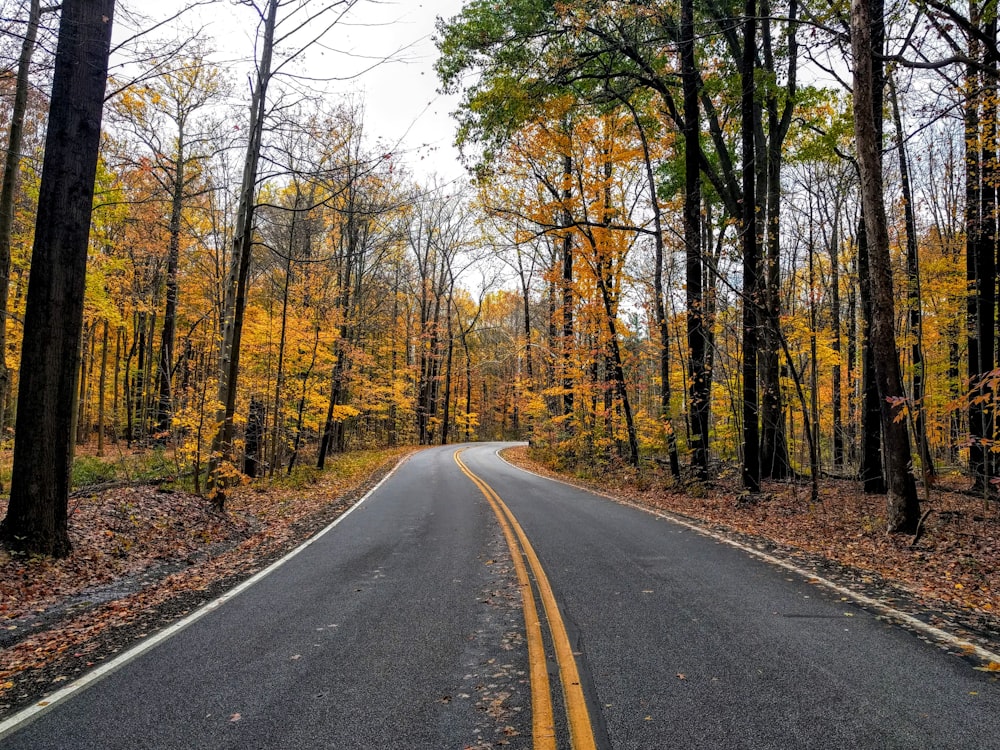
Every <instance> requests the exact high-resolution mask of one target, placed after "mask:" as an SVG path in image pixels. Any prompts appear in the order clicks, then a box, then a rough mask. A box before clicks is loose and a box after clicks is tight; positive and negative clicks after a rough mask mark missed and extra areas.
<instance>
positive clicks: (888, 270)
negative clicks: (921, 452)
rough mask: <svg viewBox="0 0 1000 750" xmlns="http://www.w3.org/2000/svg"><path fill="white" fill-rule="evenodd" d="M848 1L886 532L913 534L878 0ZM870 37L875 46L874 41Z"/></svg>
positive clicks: (916, 511)
mask: <svg viewBox="0 0 1000 750" xmlns="http://www.w3.org/2000/svg"><path fill="white" fill-rule="evenodd" d="M869 1H870V0H852V3H851V46H852V50H853V52H854V134H855V143H856V147H857V153H858V171H859V172H860V175H861V196H862V202H863V205H864V218H865V229H866V231H867V234H868V261H869V271H870V277H871V279H870V281H871V297H872V329H871V338H870V343H871V349H872V351H873V353H874V355H875V374H876V376H877V377H878V386H879V388H878V390H879V397H880V405H881V412H882V435H883V446H884V449H885V457H886V475H887V477H886V478H887V479H888V489H889V497H888V505H887V512H888V528H889V531H890V532H909V533H912V532H914V531H915V530H916V527H917V522H918V521H919V520H920V503H919V500H918V499H917V490H916V484H915V482H914V480H913V474H912V473H911V472H910V466H911V461H912V457H911V455H910V438H909V434H908V432H907V427H906V420H905V419H898V418H897V417H898V416H899V409H900V408H901V407H902V406H903V405H904V403H905V399H906V394H905V393H904V391H903V384H902V378H901V375H900V371H899V353H898V352H897V351H896V332H895V321H894V311H895V297H894V295H893V289H892V267H891V264H890V258H889V232H888V227H887V224H886V217H885V205H884V202H883V201H884V197H883V189H882V160H881V138H880V131H881V128H880V127H878V126H877V125H876V123H877V122H879V123H880V122H881V119H882V96H881V94H882V82H883V79H882V75H881V54H882V43H881V35H880V34H877V30H876V35H877V36H876V35H873V29H872V25H873V22H874V23H875V24H877V26H878V27H879V28H880V27H881V24H882V23H883V20H882V7H881V0H874V2H873V7H869V4H868V3H869ZM873 36H875V38H876V39H877V41H875V40H873Z"/></svg>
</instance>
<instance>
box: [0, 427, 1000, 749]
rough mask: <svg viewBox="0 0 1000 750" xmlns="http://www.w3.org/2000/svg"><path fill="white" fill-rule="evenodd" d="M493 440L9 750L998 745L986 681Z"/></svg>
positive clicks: (388, 500)
mask: <svg viewBox="0 0 1000 750" xmlns="http://www.w3.org/2000/svg"><path fill="white" fill-rule="evenodd" d="M498 447H500V445H499V444H475V445H470V446H460V447H458V448H456V447H445V448H434V449H429V450H425V451H422V452H419V453H417V454H415V455H413V456H412V457H411V458H410V459H409V460H407V461H406V462H405V463H403V464H402V465H401V466H400V467H399V468H398V469H397V470H396V471H395V472H394V473H393V474H391V475H390V476H389V477H388V478H387V479H386V480H385V481H384V482H383V483H382V484H381V485H380V486H379V487H378V488H377V489H376V490H375V491H374V492H373V493H371V494H370V496H369V497H367V498H366V499H365V500H364V501H363V502H362V503H361V504H360V505H358V506H356V507H355V509H354V510H353V511H352V512H351V513H350V514H348V515H347V516H344V517H342V518H341V519H340V521H339V522H338V523H337V525H336V526H334V527H333V528H331V529H329V530H328V531H327V532H326V533H325V534H323V535H322V536H321V537H320V538H318V539H316V540H315V541H314V542H313V543H311V544H310V545H309V546H308V547H306V548H304V549H302V550H301V551H300V552H299V553H298V554H296V555H295V556H294V557H293V558H292V559H290V560H288V561H287V562H286V563H284V564H283V565H280V566H279V567H277V568H276V569H274V570H273V571H272V572H270V573H269V574H268V575H266V576H264V577H263V578H262V579H261V580H259V581H257V582H256V583H254V584H253V585H252V586H249V587H248V588H246V589H245V590H244V591H242V592H240V593H239V594H238V595H236V596H234V597H232V598H231V599H229V600H228V601H226V602H225V603H224V604H222V605H220V606H216V607H212V608H210V611H209V612H208V614H206V615H204V616H203V617H200V619H197V620H196V621H194V622H192V623H191V624H189V625H188V626H186V627H185V628H183V629H182V630H180V631H179V632H178V633H177V634H176V635H173V636H172V637H170V638H168V639H165V640H163V641H162V642H160V643H158V644H157V645H156V646H155V647H153V648H149V649H147V650H146V651H145V652H144V653H142V654H141V655H139V656H137V657H136V658H134V659H131V660H128V661H127V662H126V663H125V664H123V665H122V666H121V667H119V668H118V669H116V670H115V671H113V672H112V673H110V674H108V675H107V676H105V677H103V678H102V679H100V680H98V681H95V682H94V683H93V684H90V685H88V686H86V687H85V688H80V689H77V690H76V691H75V692H74V693H73V695H72V696H71V697H69V698H67V699H65V700H62V701H59V702H57V703H55V704H54V705H53V706H51V707H49V708H48V709H47V710H46V711H44V712H42V713H40V714H38V715H37V716H34V717H33V720H31V721H27V722H24V723H22V724H20V725H18V726H15V727H10V726H8V727H7V728H6V730H5V731H6V734H5V735H3V738H2V739H0V748H3V750H7V748H10V749H11V750H14V749H15V748H16V749H18V750H21V749H25V750H26V749H28V748H38V749H39V750H41V749H43V748H44V749H45V750H57V749H61V748H66V749H73V750H77V749H79V750H83V749H86V748H95V749H96V748H100V750H112V749H115V748H122V749H124V748H129V749H132V748H142V749H149V750H161V749H166V748H184V749H185V750H190V749H192V748H212V749H213V750H216V749H221V748H234V749H236V748H240V749H241V750H242V749H246V748H262V749H263V748H268V749H283V748H288V749H289V750H292V749H294V750H299V749H306V748H327V749H331V748H332V749H335V750H348V749H354V748H357V749H359V750H360V749H367V748H378V749H379V750H382V749H395V748H399V749H401V750H402V749H403V748H406V749H407V750H414V749H415V750H450V749H452V748H454V749H455V750H464V749H465V748H493V747H506V748H525V749H528V748H530V749H531V750H559V749H562V748H571V747H572V748H573V750H588V749H589V748H601V749H602V750H607V749H608V748H615V749H616V750H618V749H625V748H635V749H637V750H638V749H641V750H659V749H661V748H663V749H666V748H719V747H726V748H781V749H789V748H791V749H797V748H823V749H824V750H830V749H831V748H851V749H852V750H856V749H857V748H914V749H927V748H934V749H938V748H944V749H947V748H956V749H957V748H962V749H963V750H971V749H973V748H993V749H994V750H995V749H996V748H998V747H1000V734H998V730H997V728H996V727H997V725H996V717H997V716H1000V685H998V683H997V680H996V678H995V676H994V675H990V674H987V673H984V672H979V671H976V670H974V669H973V668H972V666H971V665H970V664H969V663H968V662H966V661H964V660H962V659H960V658H957V657H956V656H954V655H950V654H947V653H944V652H943V650H942V649H940V648H939V647H937V646H934V645H931V644H929V643H927V642H925V641H923V640H921V639H919V638H917V637H915V636H914V635H913V634H912V633H910V632H908V631H906V630H904V629H902V628H900V627H898V626H896V625H893V624H891V623H890V622H888V621H886V620H885V619H884V618H880V617H877V616H876V615H875V614H872V613H870V612H868V611H866V610H865V609H863V608H861V607H859V606H856V605H855V604H853V603H852V602H850V601H844V600H842V596H841V594H840V593H838V592H835V591H830V590H827V589H825V588H824V587H822V586H818V585H815V583H810V581H809V580H808V579H807V578H806V577H804V576H798V575H795V574H793V573H790V572H789V571H788V570H785V569H782V568H780V567H777V566H774V565H770V564H768V563H766V562H764V561H762V560H759V559H757V558H755V557H752V556H750V555H748V554H747V553H746V552H744V551H742V550H740V549H737V548H734V547H731V546H728V545H725V544H722V543H720V542H718V541H717V540H714V539H712V538H710V537H706V536H704V535H702V534H699V533H697V532H695V531H693V530H692V529H690V528H687V527H684V526H680V525H677V524H675V523H672V522H670V521H668V520H666V519H663V518H659V517H656V516H653V515H650V514H648V513H646V512H643V511H641V510H638V509H636V508H632V507H629V506H625V505H620V504H617V503H614V502H611V501H609V500H606V499H603V498H600V497H597V496H595V495H592V494H590V493H587V492H583V491H581V490H578V489H575V488H572V487H570V486H568V485H565V484H561V483H557V482H553V481H551V480H547V479H543V478H540V477H536V476H534V475H532V474H529V473H526V472H523V471H520V470H518V469H516V468H514V467H511V466H510V465H508V464H506V463H504V462H503V461H502V460H500V459H499V458H498V457H497V456H496V450H497V448H498ZM456 454H457V455H456ZM511 549H513V550H514V551H515V553H514V554H513V555H512V554H511ZM522 595H523V596H522ZM522 600H523V602H524V604H525V606H524V607H522ZM0 731H4V730H0Z"/></svg>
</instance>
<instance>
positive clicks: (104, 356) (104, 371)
mask: <svg viewBox="0 0 1000 750" xmlns="http://www.w3.org/2000/svg"><path fill="white" fill-rule="evenodd" d="M107 382H108V321H107V319H105V321H104V335H103V336H102V340H101V375H100V378H99V380H98V385H97V455H98V456H103V455H104V429H105V421H106V420H105V410H104V404H105V390H106V386H107Z"/></svg>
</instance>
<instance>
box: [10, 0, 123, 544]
mask: <svg viewBox="0 0 1000 750" xmlns="http://www.w3.org/2000/svg"><path fill="white" fill-rule="evenodd" d="M114 8H115V3H114V0H64V2H63V5H62V17H61V20H60V23H59V43H58V48H57V50H56V59H55V71H54V75H53V81H52V100H51V104H50V106H49V120H48V133H47V135H46V141H45V158H44V161H43V163H42V179H41V185H40V188H39V198H38V213H37V218H36V223H35V242H34V247H33V249H32V256H31V257H32V263H31V267H32V273H31V280H30V282H29V285H28V300H27V309H26V311H25V318H24V345H23V348H22V354H21V376H20V381H19V388H18V413H17V424H16V436H17V437H16V441H15V444H14V465H13V471H12V476H11V489H10V504H9V506H8V508H7V515H6V517H5V518H4V520H3V522H2V523H0V541H3V542H4V543H6V544H7V546H8V547H9V548H10V549H16V550H21V551H24V552H29V553H38V554H44V555H53V556H56V557H62V556H65V555H67V554H69V551H70V541H69V534H68V533H67V528H66V521H67V503H68V499H69V484H70V470H71V464H72V451H73V445H72V440H71V435H72V431H73V400H74V392H75V386H76V376H77V372H78V369H79V356H80V333H81V326H82V324H83V297H84V288H85V280H86V269H87V245H88V239H89V235H90V215H91V210H92V206H93V197H94V181H95V178H96V174H97V157H98V150H99V148H100V139H101V116H102V114H103V108H104V89H105V85H106V83H107V75H108V54H109V50H110V46H111V24H112V18H113V16H114Z"/></svg>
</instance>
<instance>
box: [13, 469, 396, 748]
mask: <svg viewBox="0 0 1000 750" xmlns="http://www.w3.org/2000/svg"><path fill="white" fill-rule="evenodd" d="M411 455H412V454H411ZM409 458H410V456H409V455H407V456H404V457H403V459H402V460H400V461H399V462H398V463H397V464H396V465H395V466H394V467H393V468H392V470H391V471H390V472H389V473H388V474H386V475H385V476H384V477H382V478H381V479H380V480H379V481H378V483H377V484H376V485H375V486H374V487H372V488H371V489H370V490H368V492H366V493H365V494H364V496H363V497H362V498H361V499H360V500H358V501H357V502H356V503H354V505H352V506H351V507H350V508H348V509H347V510H345V511H344V512H343V513H341V514H340V515H339V516H337V517H336V518H335V519H334V520H333V521H332V522H331V523H330V525H328V526H327V527H326V528H324V529H323V530H322V531H320V532H319V533H317V534H316V535H315V536H312V537H310V538H309V539H307V540H306V541H305V542H303V543H302V544H300V545H299V546H298V547H296V548H295V549H293V550H292V551H291V552H289V553H288V554H287V555H285V556H284V557H282V558H281V559H280V560H276V561H275V562H273V563H271V564H270V565H268V566H267V567H266V568H264V569H263V570H261V571H259V572H257V573H255V574H254V575H253V576H251V577H250V578H248V579H247V580H245V581H243V583H241V584H239V585H238V586H236V587H235V588H232V589H230V590H229V591H227V592H225V593H224V594H222V595H221V596H219V597H218V598H217V599H213V600H212V601H210V602H209V603H208V604H203V605H202V606H201V607H199V608H198V609H196V610H195V611H194V612H192V613H191V614H189V615H188V616H187V617H185V618H184V619H183V620H178V621H177V622H175V623H174V624H172V625H169V626H167V627H166V628H164V629H163V630H161V631H160V632H158V633H156V634H155V635H153V636H151V637H149V638H147V639H146V640H144V641H142V642H141V643H139V644H137V645H135V646H133V647H132V648H130V649H129V650H128V651H126V652H125V653H123V654H120V655H118V656H116V657H115V658H114V659H112V660H111V661H109V662H106V663H104V664H102V665H101V666H99V667H97V668H96V669H93V670H91V671H90V672H88V673H87V674H85V675H83V676H82V677H80V678H78V679H76V680H74V681H73V682H71V683H70V684H69V685H67V686H66V687H64V688H61V689H59V690H57V691H55V692H54V693H50V694H49V695H46V696H44V697H43V698H41V699H40V700H39V701H37V702H36V703H34V704H33V705H31V706H29V707H28V708H25V709H22V710H21V711H19V712H18V713H16V714H14V715H13V716H10V717H9V718H7V719H5V720H4V721H2V722H0V739H3V738H4V737H6V736H7V735H9V734H11V733H12V732H14V731H15V730H17V729H20V728H21V726H22V725H24V724H27V723H29V722H31V721H34V720H35V719H37V718H38V717H39V716H40V715H41V714H43V713H45V712H46V711H49V710H50V709H52V708H53V707H55V706H56V705H58V704H59V703H62V702H63V701H65V700H66V699H67V698H69V697H70V696H72V695H73V694H74V693H78V692H81V691H83V690H84V689H86V688H88V687H90V686H91V685H92V684H94V683H95V682H97V681H98V680H101V679H102V678H104V677H107V676H108V675H109V674H111V673H112V672H114V671H115V670H116V669H118V668H120V667H122V666H124V665H125V664H127V663H128V662H130V661H132V660H133V659H136V658H138V657H139V656H141V655H142V654H144V653H146V652H147V651H149V650H151V649H153V648H155V647H156V646H158V645H160V644H161V643H163V641H165V640H167V639H168V638H171V637H173V636H175V635H177V634H178V633H179V632H181V631H182V630H184V629H185V628H186V627H188V626H189V625H191V624H193V623H195V622H197V621H198V620H200V619H201V618H202V617H204V616H205V615H207V614H209V613H210V612H214V611H215V610H217V609H218V608H219V607H221V606H222V605H223V604H225V603H226V602H228V601H229V600H230V599H233V598H234V597H236V596H238V595H240V594H242V593H243V592H244V591H246V590H247V589H248V588H250V587H251V586H253V585H254V584H255V583H257V582H258V581H260V580H261V579H262V578H264V577H265V576H267V575H269V574H270V573H272V572H274V571H275V570H277V569H278V568H280V567H281V566H282V565H284V564H285V563H286V562H288V561H289V560H291V559H292V558H293V557H295V556H296V555H298V554H299V553H300V552H302V551H303V550H305V549H306V548H307V547H309V546H310V545H312V544H314V543H315V542H317V541H319V539H320V538H321V537H323V536H324V535H325V534H327V532H329V531H331V530H333V528H334V527H335V526H337V525H338V524H339V523H340V522H341V521H343V520H344V519H345V518H347V517H348V516H349V515H351V513H353V512H354V511H355V510H357V509H358V508H359V507H360V506H361V504H362V503H363V502H365V500H367V499H368V498H369V497H371V496H372V495H373V494H375V492H376V491H377V490H378V489H379V487H381V486H382V484H383V483H384V482H386V481H387V480H388V479H389V477H391V476H392V475H393V474H395V473H396V470H397V469H398V468H399V467H400V466H402V465H403V464H404V463H406V461H407V460H408V459H409Z"/></svg>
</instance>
